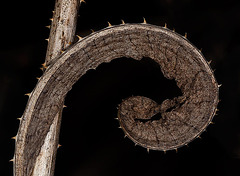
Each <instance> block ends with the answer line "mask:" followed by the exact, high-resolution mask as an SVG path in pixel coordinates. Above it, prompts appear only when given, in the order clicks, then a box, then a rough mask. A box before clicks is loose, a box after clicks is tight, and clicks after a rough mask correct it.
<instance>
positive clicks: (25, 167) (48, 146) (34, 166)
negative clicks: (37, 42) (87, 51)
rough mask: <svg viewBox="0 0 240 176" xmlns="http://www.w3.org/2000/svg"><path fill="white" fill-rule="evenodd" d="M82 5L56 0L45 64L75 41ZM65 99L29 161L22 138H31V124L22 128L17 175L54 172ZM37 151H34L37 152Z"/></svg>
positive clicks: (47, 175)
mask: <svg viewBox="0 0 240 176" xmlns="http://www.w3.org/2000/svg"><path fill="white" fill-rule="evenodd" d="M79 5H80V1H79V0H56V3H55V10H54V11H53V18H51V19H50V20H51V21H52V24H51V27H50V35H49V39H47V41H48V42H49V43H48V48H47V53H46V60H45V63H44V64H43V66H44V67H45V68H46V67H47V66H49V64H50V63H51V62H52V61H53V59H54V58H57V57H58V56H60V55H61V53H62V51H64V50H65V49H66V48H67V47H68V46H70V44H71V43H72V42H73V39H74V36H75V30H76V25H77V15H78V8H79ZM63 102H64V98H62V99H61V102H60V104H61V105H62V107H60V108H59V109H58V112H57V114H56V115H55V117H54V120H53V122H52V124H51V126H50V129H49V131H48V133H47V135H46V136H45V139H44V140H43V141H42V142H41V144H40V145H41V146H39V147H40V148H38V149H36V153H38V152H39V154H38V155H37V157H34V156H33V158H34V159H35V160H34V161H31V162H28V163H26V161H25V158H23V153H24V145H26V143H22V142H20V141H25V140H27V139H26V138H25V137H26V136H25V135H26V133H27V130H28V127H25V128H20V129H19V132H18V135H17V138H16V152H15V156H14V157H15V158H14V175H15V176H23V175H31V176H40V175H41V176H52V175H54V168H55V160H56V153H57V148H58V137H59V132H60V125H61V115H62V108H63ZM25 113H26V112H25ZM24 120H25V117H24V118H22V121H24ZM21 125H22V124H21ZM33 150H35V149H33ZM36 153H33V154H34V155H35V156H36Z"/></svg>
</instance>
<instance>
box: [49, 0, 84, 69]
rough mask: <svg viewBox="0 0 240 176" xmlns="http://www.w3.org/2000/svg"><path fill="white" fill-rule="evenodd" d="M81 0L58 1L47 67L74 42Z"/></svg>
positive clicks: (50, 37)
mask: <svg viewBox="0 0 240 176" xmlns="http://www.w3.org/2000/svg"><path fill="white" fill-rule="evenodd" d="M80 2H81V1H80V0H56V3H55V11H54V12H53V14H54V15H53V18H52V19H50V20H52V25H51V31H50V36H49V44H48V48H47V53H46V65H49V63H50V61H51V60H52V59H54V58H56V57H57V56H59V55H60V54H61V52H62V51H63V50H65V49H66V48H67V47H68V46H69V45H70V44H71V43H72V42H73V39H74V36H75V31H76V26H77V16H78V8H79V5H80Z"/></svg>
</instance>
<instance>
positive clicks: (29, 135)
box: [15, 24, 218, 176]
mask: <svg viewBox="0 0 240 176" xmlns="http://www.w3.org/2000/svg"><path fill="white" fill-rule="evenodd" d="M121 57H127V58H133V59H136V60H141V58H143V57H149V58H151V59H153V60H154V61H155V62H157V63H158V64H159V67H160V68H161V70H162V72H163V74H164V76H165V77H166V78H167V79H174V80H175V81H176V84H177V86H178V87H179V88H180V89H181V91H182V94H183V95H182V96H180V97H176V98H174V99H173V100H165V101H163V103H162V104H161V105H157V104H156V103H155V102H153V101H152V100H150V99H148V98H145V97H140V96H139V97H132V98H129V99H126V100H124V101H123V102H122V104H121V105H120V109H119V118H120V124H121V126H122V128H123V130H124V131H125V132H126V135H128V136H129V138H131V139H132V140H133V141H135V142H136V143H137V144H140V145H142V146H143V147H146V148H151V149H156V150H171V149H173V148H177V147H180V146H182V145H184V144H186V143H188V142H190V141H191V140H193V139H194V138H195V137H197V136H198V135H199V134H200V133H201V132H202V131H203V130H204V129H205V128H206V127H207V125H208V124H209V123H210V122H211V120H212V118H213V116H214V114H215V112H216V107H217V103H218V84H217V82H216V80H215V77H214V75H213V72H212V70H211V68H210V67H209V65H208V63H207V62H206V60H205V59H204V57H203V55H202V54H201V52H200V51H199V50H198V49H197V48H196V47H195V46H193V45H192V44H191V43H190V42H189V41H188V40H187V39H186V38H184V37H182V36H181V35H179V34H176V33H175V32H172V31H170V30H168V29H166V28H162V27H157V26H153V25H148V24H123V25H118V26H112V27H108V28H105V29H103V30H101V31H98V32H95V33H93V34H91V35H89V36H87V37H85V38H83V39H82V40H80V41H78V42H77V43H76V44H74V45H73V46H71V47H70V48H68V49H67V50H66V52H64V53H63V54H62V55H61V56H60V57H58V58H56V59H54V61H53V62H52V63H51V64H50V65H49V67H48V68H47V69H46V71H45V73H44V74H43V76H42V77H41V78H40V80H39V82H38V84H37V85H36V87H35V89H34V90H33V92H32V93H31V95H30V98H29V101H28V103H27V107H26V109H25V112H24V114H23V119H22V121H21V124H20V128H19V132H18V135H17V143H16V153H15V162H16V168H15V173H16V175H18V176H19V175H27V176H30V175H32V172H33V170H34V163H35V162H36V161H37V158H38V157H39V154H40V151H41V148H42V146H44V140H45V139H46V136H47V134H48V132H49V130H50V128H51V125H52V123H53V122H54V118H55V116H56V115H57V114H58V112H59V111H60V110H61V109H62V106H63V104H62V102H63V100H64V97H65V96H66V94H67V92H68V91H70V90H71V88H72V86H73V84H74V83H75V82H76V81H77V80H78V79H79V78H81V77H82V76H83V75H84V74H85V73H86V72H87V71H88V70H90V69H96V67H98V66H99V65H100V64H102V63H106V62H110V61H112V60H113V59H116V58H121ZM123 84H124V83H123ZM156 113H161V115H162V118H159V119H158V118H156V119H155V118H154V119H150V118H151V117H152V116H154V115H155V114H156ZM146 119H147V120H146ZM149 119H150V120H149ZM144 120H145V121H144Z"/></svg>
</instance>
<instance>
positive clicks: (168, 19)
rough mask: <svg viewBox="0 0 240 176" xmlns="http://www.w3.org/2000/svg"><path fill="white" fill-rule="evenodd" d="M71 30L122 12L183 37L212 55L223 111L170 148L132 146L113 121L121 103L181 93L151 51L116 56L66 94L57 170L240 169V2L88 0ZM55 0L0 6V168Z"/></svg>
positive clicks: (96, 25) (6, 170)
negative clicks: (138, 56) (196, 135)
mask: <svg viewBox="0 0 240 176" xmlns="http://www.w3.org/2000/svg"><path fill="white" fill-rule="evenodd" d="M86 1H87V3H86V4H82V6H81V7H80V11H79V15H80V16H79V19H78V27H77V34H79V35H81V36H83V37H84V36H86V35H88V34H90V33H91V30H90V29H93V30H95V31H97V30H100V29H102V28H104V27H106V26H107V21H109V22H111V23H112V24H113V25H115V24H119V23H120V22H121V19H124V20H125V22H126V23H141V22H142V21H143V17H145V18H146V20H147V22H148V23H151V24H155V25H160V26H164V24H165V23H167V25H168V27H169V28H170V29H173V28H175V30H176V32H178V33H180V34H182V35H184V33H185V32H187V33H188V38H189V40H190V41H191V42H192V43H193V44H194V45H195V46H196V47H198V48H203V54H204V55H205V57H206V59H207V60H212V64H211V65H212V68H213V69H216V71H215V76H216V78H217V81H218V82H219V83H220V84H222V87H221V88H220V99H221V102H220V104H219V109H220V111H219V115H218V116H216V117H215V118H214V122H215V125H211V126H209V127H208V128H207V132H205V133H203V134H202V139H196V140H195V141H193V142H191V143H190V144H189V147H183V148H180V149H178V153H176V152H175V151H169V152H167V154H164V153H163V152H158V151H150V153H149V154H148V153H147V151H146V149H144V148H142V147H139V146H134V143H133V142H131V141H130V140H129V139H127V138H126V139H124V133H123V132H122V131H121V129H118V126H119V124H118V122H117V121H116V120H114V118H115V117H116V115H117V109H116V107H117V105H118V104H119V103H120V102H121V100H122V99H123V98H127V97H129V96H131V95H143V96H147V97H150V98H152V99H154V100H155V101H157V102H159V103H161V101H162V100H164V99H165V98H171V97H173V96H176V95H179V94H180V93H179V89H178V88H177V87H176V86H175V85H174V82H172V81H169V80H166V79H165V78H163V76H162V75H161V72H160V70H159V68H158V67H157V66H156V65H155V64H154V63H152V62H151V60H150V59H143V60H142V61H141V62H137V61H134V60H132V59H126V58H122V59H117V60H115V61H113V62H111V63H109V64H102V65H100V67H98V69H97V70H96V71H89V72H88V73H87V74H86V75H84V76H83V77H82V78H81V79H80V80H79V81H78V82H77V83H76V84H75V85H74V86H73V89H72V90H71V91H70V92H69V94H68V96H67V98H66V101H65V104H66V105H67V108H66V109H64V112H63V120H62V128H61V134H60V144H61V145H62V147H61V148H60V149H59V151H58V154H57V162H56V172H55V175H57V176H65V175H67V176H78V175H87V176H103V175H104V176H108V175H116V176H120V175H124V176H128V175H138V176H142V175H149V176H153V175H169V176H170V175H182V174H184V175H226V176H234V175H240V169H239V168H240V128H239V125H240V121H239V120H240V119H239V94H240V85H239V83H240V69H239V51H240V44H239V39H240V35H239V31H240V1H237V0H235V1H234V0H228V1H211V0H202V1H193V0H146V1H137V0H121V1H113V0H112V1H110V0H104V1H100V0H86ZM54 3H55V2H54V0H41V1H30V0H25V1H14V2H13V1H6V2H4V5H2V6H1V7H2V11H1V17H2V18H1V48H0V58H1V65H0V66H1V68H0V139H1V143H0V144H1V155H0V175H3V176H5V175H6V176H10V175H12V163H9V162H8V161H9V160H10V159H11V158H12V157H13V154H14V141H13V140H11V139H10V138H11V137H12V136H15V135H16V133H17V129H18V124H19V122H18V121H17V120H16V118H19V117H21V115H22V113H23V111H24V109H25V106H26V103H27V99H28V97H27V96H24V94H25V93H28V92H31V91H32V89H33V88H34V87H35V84H36V83H37V80H36V77H39V76H41V74H42V71H41V70H40V69H39V68H40V66H41V64H42V63H43V62H44V57H45V52H46V48H47V42H46V41H45V40H44V39H45V38H48V35H49V30H48V29H47V28H45V26H47V25H49V24H50V20H49V18H51V17H52V10H53V8H54Z"/></svg>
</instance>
